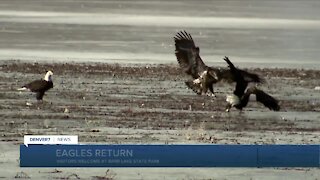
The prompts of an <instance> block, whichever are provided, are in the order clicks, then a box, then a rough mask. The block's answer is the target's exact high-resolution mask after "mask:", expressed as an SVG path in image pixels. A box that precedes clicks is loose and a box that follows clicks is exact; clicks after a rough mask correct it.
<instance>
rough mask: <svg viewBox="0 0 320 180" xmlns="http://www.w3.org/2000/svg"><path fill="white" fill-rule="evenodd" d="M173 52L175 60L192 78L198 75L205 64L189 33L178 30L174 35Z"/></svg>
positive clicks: (204, 68) (203, 69) (204, 67)
mask: <svg viewBox="0 0 320 180" xmlns="http://www.w3.org/2000/svg"><path fill="white" fill-rule="evenodd" d="M174 42H175V47H176V49H175V54H176V57H177V61H178V63H179V65H180V67H181V68H182V69H183V71H184V72H185V73H187V74H189V75H191V76H192V77H193V78H194V79H196V78H198V77H199V74H201V73H202V72H203V71H205V70H206V69H207V66H206V65H205V64H204V63H203V61H202V59H201V57H200V55H199V53H200V52H199V47H197V46H196V45H195V43H194V41H193V39H192V37H191V35H190V34H189V33H187V32H186V31H180V32H178V33H177V34H176V36H175V37H174Z"/></svg>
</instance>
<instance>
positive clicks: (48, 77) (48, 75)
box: [44, 71, 53, 81]
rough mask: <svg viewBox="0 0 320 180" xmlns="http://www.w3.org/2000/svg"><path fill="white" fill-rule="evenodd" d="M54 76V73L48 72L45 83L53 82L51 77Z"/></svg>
mask: <svg viewBox="0 0 320 180" xmlns="http://www.w3.org/2000/svg"><path fill="white" fill-rule="evenodd" d="M52 75H53V72H52V71H47V73H46V75H45V76H44V80H45V81H52V78H51V76H52Z"/></svg>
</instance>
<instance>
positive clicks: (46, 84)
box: [18, 71, 53, 101]
mask: <svg viewBox="0 0 320 180" xmlns="http://www.w3.org/2000/svg"><path fill="white" fill-rule="evenodd" d="M52 75H53V73H52V71H47V73H46V75H45V76H44V79H39V80H35V81H32V82H30V83H28V84H25V85H24V86H22V87H21V88H19V89H18V90H19V91H22V90H29V91H31V92H34V93H36V98H37V100H38V101H39V100H42V98H43V96H44V94H45V92H46V91H48V90H49V89H51V88H53V82H52Z"/></svg>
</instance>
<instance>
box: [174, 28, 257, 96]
mask: <svg viewBox="0 0 320 180" xmlns="http://www.w3.org/2000/svg"><path fill="white" fill-rule="evenodd" d="M174 42H175V55H176V57H177V61H178V63H179V65H180V67H181V69H182V70H183V72H185V73H186V74H188V75H191V76H192V78H193V80H190V81H186V82H185V84H186V85H187V86H188V87H189V88H191V89H192V90H193V91H194V92H196V93H197V94H199V95H201V94H206V93H207V91H208V89H209V91H210V92H211V95H214V90H213V84H215V83H217V82H219V81H222V80H223V81H227V82H234V81H235V77H234V75H233V74H232V73H231V72H230V70H229V69H222V68H214V67H209V66H207V65H206V64H205V63H204V62H203V61H202V59H201V57H200V48H199V47H197V46H196V45H195V43H194V40H193V38H192V36H191V34H189V33H187V32H186V31H180V32H178V33H177V34H176V36H175V37H174ZM239 72H240V73H241V74H242V75H243V77H244V79H245V80H246V81H247V82H256V83H261V82H263V79H262V78H260V77H259V76H258V75H257V74H253V73H249V72H247V71H244V70H239Z"/></svg>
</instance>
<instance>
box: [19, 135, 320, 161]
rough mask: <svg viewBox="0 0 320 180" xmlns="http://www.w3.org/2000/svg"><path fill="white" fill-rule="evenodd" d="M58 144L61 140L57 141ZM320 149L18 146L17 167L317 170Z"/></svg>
mask: <svg viewBox="0 0 320 180" xmlns="http://www.w3.org/2000/svg"><path fill="white" fill-rule="evenodd" d="M60 140H61V139H60ZM319 153H320V145H89V144H88V145H86V144H85V145H81V144H61V145H53V144H50V143H49V144H45V145H43V144H29V145H27V146H26V145H21V146H20V166H21V167H320V155H319Z"/></svg>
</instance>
